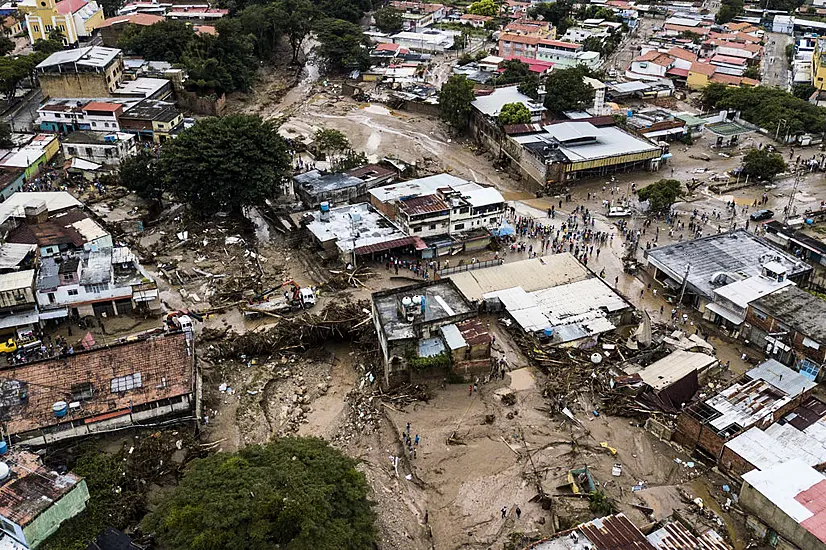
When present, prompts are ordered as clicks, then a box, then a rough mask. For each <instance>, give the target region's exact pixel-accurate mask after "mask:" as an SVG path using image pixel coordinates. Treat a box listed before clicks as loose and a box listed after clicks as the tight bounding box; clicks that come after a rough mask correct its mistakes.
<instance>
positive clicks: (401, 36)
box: [392, 30, 454, 53]
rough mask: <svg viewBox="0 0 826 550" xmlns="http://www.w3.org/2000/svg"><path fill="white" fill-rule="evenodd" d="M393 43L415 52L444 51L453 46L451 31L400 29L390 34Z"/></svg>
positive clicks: (452, 33)
mask: <svg viewBox="0 0 826 550" xmlns="http://www.w3.org/2000/svg"><path fill="white" fill-rule="evenodd" d="M392 38H393V43H394V44H398V45H400V46H401V47H403V48H407V49H408V50H411V51H415V52H433V53H438V52H444V51H445V50H448V49H450V48H451V47H452V46H453V42H454V32H453V31H438V30H424V31H421V32H411V31H402V32H400V33H396V34H394V35H393V36H392Z"/></svg>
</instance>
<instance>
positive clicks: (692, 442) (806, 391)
mask: <svg viewBox="0 0 826 550" xmlns="http://www.w3.org/2000/svg"><path fill="white" fill-rule="evenodd" d="M816 385H817V384H815V383H814V382H812V381H811V380H809V379H807V378H806V377H804V376H801V375H800V374H799V373H796V372H794V371H793V370H791V369H789V368H788V367H786V366H784V365H782V364H780V363H778V362H777V361H775V360H773V359H769V360H768V361H766V362H764V363H762V364H761V365H759V366H758V367H755V368H753V369H751V370H750V371H748V372H747V373H746V374H745V376H744V377H743V378H742V379H741V380H740V381H739V382H736V383H735V384H733V385H731V386H729V387H728V388H726V389H724V390H723V391H721V392H719V393H718V394H716V395H714V396H712V397H710V398H707V399H704V400H702V401H698V402H696V403H693V404H692V405H690V406H688V407H686V408H685V409H683V411H682V412H681V413H680V416H679V417H678V418H677V429H676V431H675V432H674V434H673V436H672V439H673V440H674V441H675V442H677V443H679V444H680V445H683V446H684V447H686V448H687V449H688V450H689V452H691V453H694V452H697V453H700V454H703V455H706V456H708V457H710V458H711V459H713V461H714V462H717V461H719V460H720V458H721V457H722V455H723V448H724V446H725V444H726V443H727V442H729V441H731V440H732V439H734V438H735V437H737V436H738V435H740V434H742V433H743V432H745V431H746V430H748V429H750V428H752V427H755V426H757V427H759V428H766V427H768V426H770V425H771V424H773V423H774V422H775V420H777V419H780V418H783V417H784V416H785V415H787V414H788V413H790V412H792V411H793V410H794V409H796V408H797V407H799V406H800V405H801V404H803V403H805V402H806V401H807V400H808V399H809V397H811V393H812V390H813V389H814V388H815V386H816Z"/></svg>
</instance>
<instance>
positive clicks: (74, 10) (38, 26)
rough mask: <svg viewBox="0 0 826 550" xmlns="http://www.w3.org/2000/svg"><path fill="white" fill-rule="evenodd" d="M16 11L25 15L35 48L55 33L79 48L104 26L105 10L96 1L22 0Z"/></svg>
mask: <svg viewBox="0 0 826 550" xmlns="http://www.w3.org/2000/svg"><path fill="white" fill-rule="evenodd" d="M17 9H18V10H19V11H20V12H22V13H23V14H25V21H26V28H27V30H28V32H29V40H30V41H31V43H32V44H34V42H35V41H36V40H46V39H48V38H49V35H50V34H51V33H53V32H59V33H60V34H61V35H63V42H64V43H65V44H66V45H71V44H76V43H77V42H78V41H79V40H81V39H88V38H90V37H91V36H92V31H94V30H95V29H96V28H97V27H98V26H100V24H101V23H103V8H102V7H101V6H100V5H99V4H98V3H97V2H95V0H91V1H90V0H61V1H60V2H55V0H23V1H22V2H20V3H19V4H17Z"/></svg>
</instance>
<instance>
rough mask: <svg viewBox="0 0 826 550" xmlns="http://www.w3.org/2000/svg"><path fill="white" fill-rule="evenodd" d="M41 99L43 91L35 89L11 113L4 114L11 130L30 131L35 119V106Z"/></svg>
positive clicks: (37, 105)
mask: <svg viewBox="0 0 826 550" xmlns="http://www.w3.org/2000/svg"><path fill="white" fill-rule="evenodd" d="M41 101H43V92H42V91H40V90H37V91H36V92H35V93H33V94H32V95H30V96H29V98H28V99H27V100H26V101H25V102H23V103H21V104H20V105H17V106H16V107H15V108H14V109H13V110H12V112H11V113H9V114H8V115H6V120H7V121H8V122H9V124H10V125H11V127H12V131H13V132H30V131H31V130H32V127H33V126H34V121H35V120H37V108H38V107H40V102H41Z"/></svg>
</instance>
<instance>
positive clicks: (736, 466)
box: [719, 447, 754, 478]
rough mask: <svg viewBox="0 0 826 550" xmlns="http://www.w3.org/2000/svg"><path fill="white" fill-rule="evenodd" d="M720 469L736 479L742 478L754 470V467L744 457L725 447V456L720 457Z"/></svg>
mask: <svg viewBox="0 0 826 550" xmlns="http://www.w3.org/2000/svg"><path fill="white" fill-rule="evenodd" d="M719 464H720V469H721V470H723V471H724V472H726V473H728V474H729V475H732V476H734V477H737V478H739V477H742V475H743V474H745V473H746V472H750V471H752V470H754V466H753V465H752V464H751V463H750V462H749V461H747V460H746V459H745V458H743V457H742V456H740V455H738V454H737V453H735V452H734V451H732V450H731V449H729V448H728V447H723V454H722V456H721V457H720V462H719Z"/></svg>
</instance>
